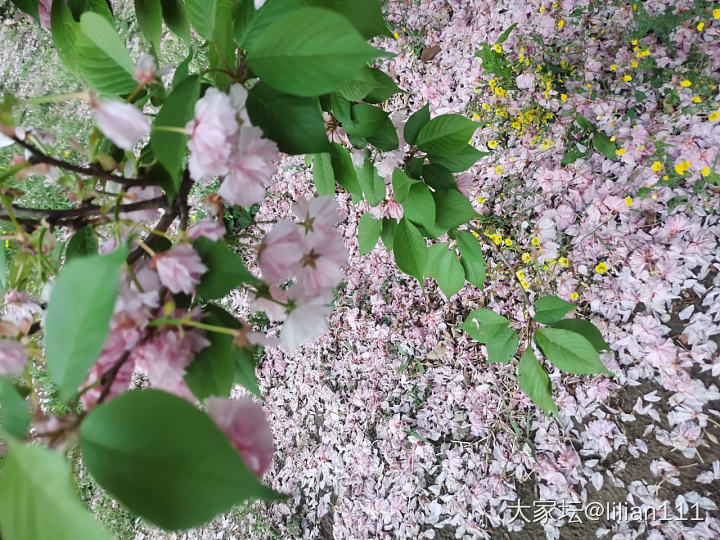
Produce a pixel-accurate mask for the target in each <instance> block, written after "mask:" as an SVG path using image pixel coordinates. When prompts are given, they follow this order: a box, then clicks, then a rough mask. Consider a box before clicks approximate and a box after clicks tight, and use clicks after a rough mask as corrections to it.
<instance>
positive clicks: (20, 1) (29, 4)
mask: <svg viewBox="0 0 720 540" xmlns="http://www.w3.org/2000/svg"><path fill="white" fill-rule="evenodd" d="M12 3H13V4H15V5H16V6H17V7H18V9H20V10H21V11H24V12H25V13H27V14H28V15H30V16H31V17H32V18H33V19H35V20H36V21H37V20H38V17H39V16H38V0H12Z"/></svg>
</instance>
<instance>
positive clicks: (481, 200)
mask: <svg viewBox="0 0 720 540" xmlns="http://www.w3.org/2000/svg"><path fill="white" fill-rule="evenodd" d="M477 200H478V202H479V203H480V204H485V197H483V196H482V195H480V196H479V197H478V198H477Z"/></svg>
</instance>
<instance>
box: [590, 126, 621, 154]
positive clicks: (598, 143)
mask: <svg viewBox="0 0 720 540" xmlns="http://www.w3.org/2000/svg"><path fill="white" fill-rule="evenodd" d="M593 146H594V147H595V149H596V150H597V151H598V152H600V153H601V154H602V155H603V156H605V157H606V158H608V159H612V160H613V161H617V154H616V153H615V151H616V150H617V146H615V143H614V142H612V141H611V140H610V139H609V138H608V136H607V135H605V134H604V133H603V132H602V131H596V132H595V135H593Z"/></svg>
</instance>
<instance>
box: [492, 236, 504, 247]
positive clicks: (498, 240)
mask: <svg viewBox="0 0 720 540" xmlns="http://www.w3.org/2000/svg"><path fill="white" fill-rule="evenodd" d="M492 241H493V242H495V245H496V246H499V245H500V244H502V241H503V237H502V236H500V235H499V234H493V236H492Z"/></svg>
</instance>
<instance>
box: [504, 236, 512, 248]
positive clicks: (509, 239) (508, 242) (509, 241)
mask: <svg viewBox="0 0 720 540" xmlns="http://www.w3.org/2000/svg"><path fill="white" fill-rule="evenodd" d="M505 245H506V246H508V247H510V246H512V245H513V241H512V238H506V239H505Z"/></svg>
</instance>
